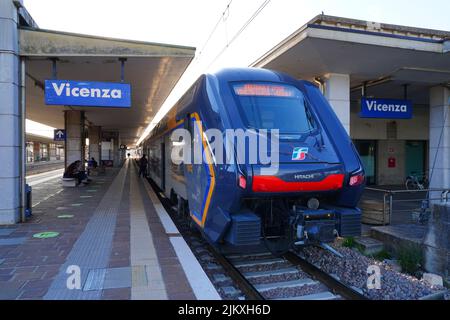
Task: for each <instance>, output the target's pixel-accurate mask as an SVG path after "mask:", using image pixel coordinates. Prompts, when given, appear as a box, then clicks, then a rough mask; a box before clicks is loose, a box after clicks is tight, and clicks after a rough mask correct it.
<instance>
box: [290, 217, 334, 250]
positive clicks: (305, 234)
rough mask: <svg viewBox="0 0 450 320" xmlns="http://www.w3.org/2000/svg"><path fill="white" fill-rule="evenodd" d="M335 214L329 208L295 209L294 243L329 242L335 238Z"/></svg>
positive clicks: (317, 243) (318, 243)
mask: <svg viewBox="0 0 450 320" xmlns="http://www.w3.org/2000/svg"><path fill="white" fill-rule="evenodd" d="M335 226H336V216H335V214H334V212H332V211H329V210H297V212H296V238H297V239H296V242H295V245H308V244H316V245H320V244H322V243H330V242H333V241H334V239H335Z"/></svg>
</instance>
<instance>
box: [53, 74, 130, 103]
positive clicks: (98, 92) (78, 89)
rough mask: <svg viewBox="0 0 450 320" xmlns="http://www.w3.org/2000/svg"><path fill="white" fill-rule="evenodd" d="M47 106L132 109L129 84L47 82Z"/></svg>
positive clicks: (70, 81) (69, 81)
mask: <svg viewBox="0 0 450 320" xmlns="http://www.w3.org/2000/svg"><path fill="white" fill-rule="evenodd" d="M45 104H47V105H70V106H85V107H114V108H130V107H131V86H130V84H127V83H115V82H92V81H72V80H45Z"/></svg>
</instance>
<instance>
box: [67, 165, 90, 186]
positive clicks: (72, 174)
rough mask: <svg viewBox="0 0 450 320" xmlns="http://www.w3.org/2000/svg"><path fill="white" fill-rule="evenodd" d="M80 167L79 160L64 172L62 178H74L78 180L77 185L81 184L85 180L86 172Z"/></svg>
mask: <svg viewBox="0 0 450 320" xmlns="http://www.w3.org/2000/svg"><path fill="white" fill-rule="evenodd" d="M82 165H83V164H82V162H81V161H80V160H77V161H75V162H73V163H71V164H70V165H69V166H68V167H67V169H66V170H65V171H64V175H63V178H75V179H77V180H78V183H79V184H80V183H82V181H83V180H86V178H87V175H86V172H85V171H84V170H82V169H83V168H82Z"/></svg>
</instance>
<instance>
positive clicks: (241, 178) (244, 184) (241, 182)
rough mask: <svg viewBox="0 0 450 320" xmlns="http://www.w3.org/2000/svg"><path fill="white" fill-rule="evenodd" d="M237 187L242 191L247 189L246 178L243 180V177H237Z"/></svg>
mask: <svg viewBox="0 0 450 320" xmlns="http://www.w3.org/2000/svg"><path fill="white" fill-rule="evenodd" d="M239 187H241V188H242V189H246V188H247V178H245V177H244V176H243V175H241V174H240V175H239Z"/></svg>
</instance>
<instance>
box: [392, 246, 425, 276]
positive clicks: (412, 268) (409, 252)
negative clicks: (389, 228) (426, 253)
mask: <svg viewBox="0 0 450 320" xmlns="http://www.w3.org/2000/svg"><path fill="white" fill-rule="evenodd" d="M397 257H398V263H399V264H400V266H401V267H402V272H406V273H409V274H411V275H414V274H415V273H417V271H419V270H420V268H421V267H422V265H423V261H424V257H423V253H422V248H421V247H420V246H419V245H413V244H409V245H404V246H402V247H400V248H399V249H398V252H397Z"/></svg>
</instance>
